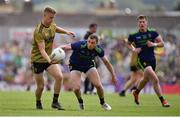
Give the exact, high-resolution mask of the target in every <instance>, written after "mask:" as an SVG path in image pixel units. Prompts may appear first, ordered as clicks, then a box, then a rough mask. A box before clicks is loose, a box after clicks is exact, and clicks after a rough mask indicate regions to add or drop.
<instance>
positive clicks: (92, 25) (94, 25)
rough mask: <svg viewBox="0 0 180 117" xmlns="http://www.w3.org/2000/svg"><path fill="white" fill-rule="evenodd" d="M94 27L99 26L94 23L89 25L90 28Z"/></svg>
mask: <svg viewBox="0 0 180 117" xmlns="http://www.w3.org/2000/svg"><path fill="white" fill-rule="evenodd" d="M93 27H97V24H96V23H92V24H90V25H89V28H93Z"/></svg>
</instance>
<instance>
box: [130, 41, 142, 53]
mask: <svg viewBox="0 0 180 117" xmlns="http://www.w3.org/2000/svg"><path fill="white" fill-rule="evenodd" d="M127 47H128V48H129V49H130V50H131V51H133V52H135V53H137V54H138V53H140V52H141V48H135V47H134V46H133V44H132V43H131V42H128V45H127Z"/></svg>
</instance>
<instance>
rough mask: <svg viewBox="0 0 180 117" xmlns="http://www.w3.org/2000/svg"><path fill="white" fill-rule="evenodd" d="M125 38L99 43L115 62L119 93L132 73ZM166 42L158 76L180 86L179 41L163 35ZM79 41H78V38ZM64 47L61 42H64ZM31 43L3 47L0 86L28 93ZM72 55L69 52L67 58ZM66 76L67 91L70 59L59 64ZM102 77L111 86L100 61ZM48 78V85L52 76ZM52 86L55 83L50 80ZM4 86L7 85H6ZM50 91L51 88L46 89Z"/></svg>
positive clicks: (1, 51)
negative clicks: (11, 87)
mask: <svg viewBox="0 0 180 117" xmlns="http://www.w3.org/2000/svg"><path fill="white" fill-rule="evenodd" d="M124 38H125V37H124V36H122V37H116V38H110V37H108V36H105V37H104V38H103V39H101V41H100V44H101V46H102V47H103V48H104V49H105V52H106V56H107V57H108V59H109V60H110V62H111V63H112V65H113V67H114V69H115V71H116V75H117V78H118V85H117V87H116V88H117V91H118V90H120V89H121V88H122V86H123V84H124V83H125V82H126V80H127V79H128V75H129V74H130V69H129V62H130V54H131V52H130V51H129V50H128V49H127V47H126V44H125V42H124ZM163 38H164V41H165V47H164V48H157V49H156V53H158V55H157V56H156V57H157V69H156V71H157V73H158V76H159V78H160V80H161V83H163V84H180V72H179V71H180V62H179V61H180V39H178V37H176V36H175V35H172V34H164V35H163ZM77 40H78V39H77ZM61 44H62V43H61ZM30 51H31V40H29V41H27V40H24V41H22V40H21V41H18V40H12V41H9V42H8V43H3V44H1V46H0V56H1V57H0V83H2V82H3V83H5V84H9V85H21V86H24V87H25V88H24V90H29V89H30V87H28V85H32V84H33V78H32V73H31V64H30ZM69 54H70V53H67V55H66V56H67V58H68V55H69ZM60 67H61V68H62V71H63V73H64V77H65V79H64V86H65V87H64V88H65V90H71V89H68V85H70V84H68V78H69V69H68V59H65V61H62V63H61V64H60ZM99 72H100V75H101V76H102V82H103V84H104V85H107V86H108V85H111V83H110V75H109V73H108V71H107V70H106V68H105V67H104V65H103V64H101V62H100V67H99ZM46 76H47V82H49V79H50V78H49V77H50V76H48V75H46ZM50 83H52V82H51V81H50ZM4 86H5V85H4ZM47 88H48V86H47Z"/></svg>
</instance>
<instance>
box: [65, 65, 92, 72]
mask: <svg viewBox="0 0 180 117" xmlns="http://www.w3.org/2000/svg"><path fill="white" fill-rule="evenodd" d="M92 67H95V65H89V66H86V67H85V66H78V65H72V64H69V69H70V71H73V70H77V71H80V72H84V73H86V72H87V71H88V70H89V69H91V68H92Z"/></svg>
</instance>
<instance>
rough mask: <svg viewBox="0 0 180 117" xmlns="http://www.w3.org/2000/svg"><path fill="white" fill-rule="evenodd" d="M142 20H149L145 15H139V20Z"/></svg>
mask: <svg viewBox="0 0 180 117" xmlns="http://www.w3.org/2000/svg"><path fill="white" fill-rule="evenodd" d="M140 19H146V20H147V19H148V18H147V16H145V15H139V16H138V17H137V20H140Z"/></svg>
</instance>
